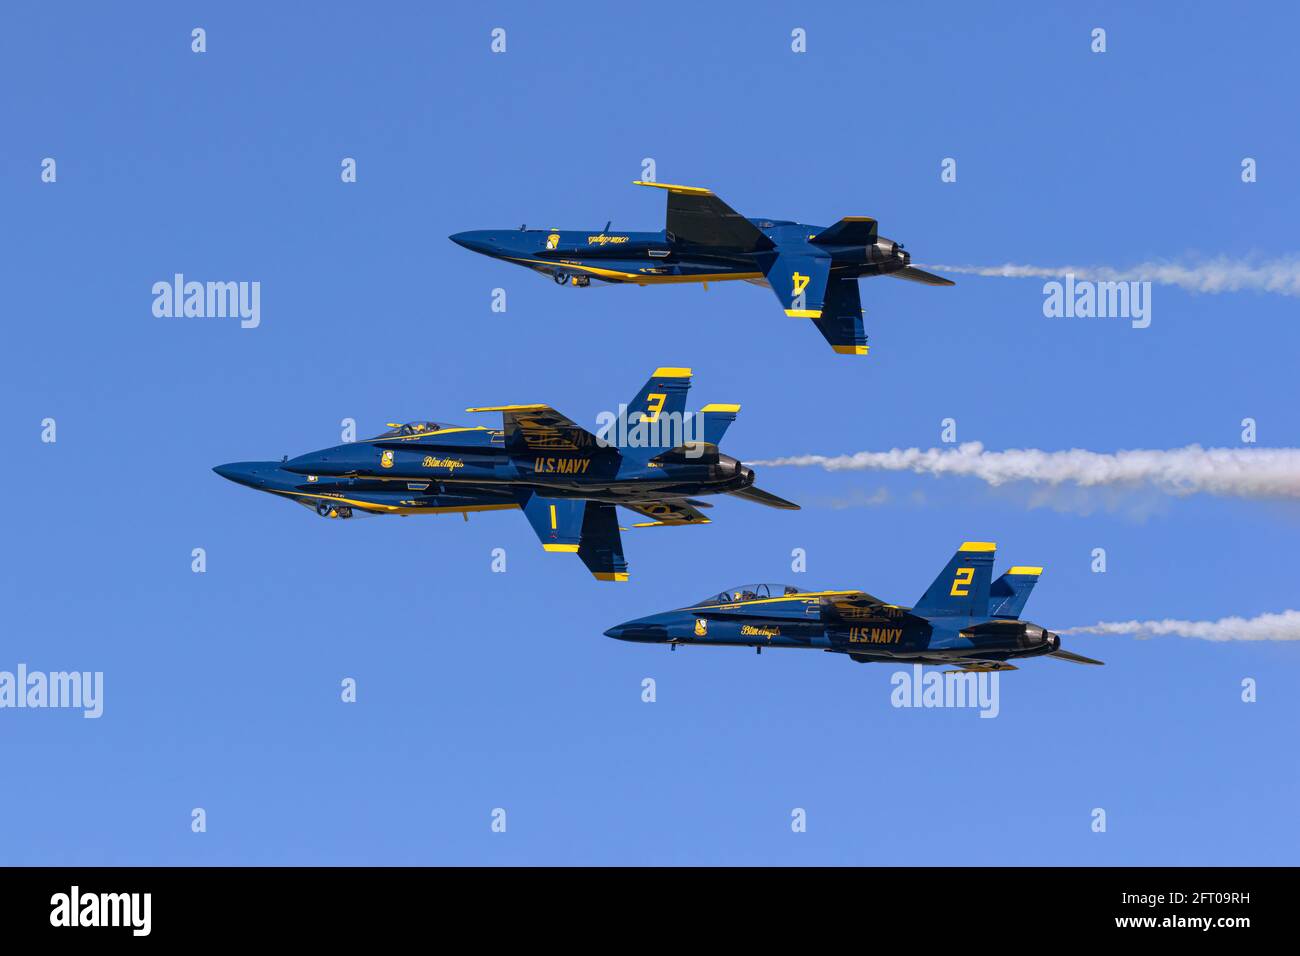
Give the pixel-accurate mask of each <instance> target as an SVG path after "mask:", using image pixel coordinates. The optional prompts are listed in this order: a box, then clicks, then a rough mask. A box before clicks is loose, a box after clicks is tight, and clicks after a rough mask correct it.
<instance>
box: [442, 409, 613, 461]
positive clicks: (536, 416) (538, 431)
mask: <svg viewBox="0 0 1300 956" xmlns="http://www.w3.org/2000/svg"><path fill="white" fill-rule="evenodd" d="M465 411H467V412H500V413H501V427H502V429H503V430H504V431H505V435H506V447H507V448H511V449H516V450H528V451H533V450H536V451H580V450H582V449H587V448H595V447H597V441H596V436H595V435H593V434H592V433H591V432H589V431H587V429H585V428H583V427H582V426H581V425H579V424H577V423H576V422H573V421H570V420H569V419H568V418H566V417H565V416H564V415H562V414H560V413H559V412H557V411H556V410H555V409H553V408H551V406H549V405H486V406H483V407H481V408H467V409H465Z"/></svg>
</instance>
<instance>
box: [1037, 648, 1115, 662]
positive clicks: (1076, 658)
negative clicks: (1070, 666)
mask: <svg viewBox="0 0 1300 956" xmlns="http://www.w3.org/2000/svg"><path fill="white" fill-rule="evenodd" d="M1047 656H1048V657H1058V658H1060V659H1061V660H1063V661H1070V662H1071V663H1074V664H1105V663H1106V662H1105V661H1095V660H1093V659H1092V658H1091V657H1084V656H1083V655H1082V654H1075V653H1074V652H1072V651H1067V650H1066V649H1065V648H1063V647H1058V648H1057V649H1056V650H1054V651H1052V652H1050V653H1049V654H1048V655H1047Z"/></svg>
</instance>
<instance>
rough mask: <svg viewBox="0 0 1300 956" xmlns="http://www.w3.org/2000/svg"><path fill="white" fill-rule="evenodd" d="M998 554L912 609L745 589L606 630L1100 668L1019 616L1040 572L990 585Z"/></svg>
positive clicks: (995, 666)
mask: <svg viewBox="0 0 1300 956" xmlns="http://www.w3.org/2000/svg"><path fill="white" fill-rule="evenodd" d="M996 548H997V545H994V544H990V543H988V542H984V541H967V542H966V543H965V544H963V545H962V546H961V547H960V548H959V549H958V551H957V553H956V554H955V555H953V558H952V560H951V561H949V562H948V565H947V567H945V568H944V569H943V572H942V573H941V574H940V575H939V576H938V577H937V578H935V579H934V583H933V584H931V585H930V587H929V588H928V589H927V590H926V592H925V594H923V595H921V599H920V600H919V601H917V603H916V604H915V605H914V606H913V607H910V608H909V607H902V606H900V605H897V604H889V603H886V602H885V601H882V600H881V599H880V598H876V597H872V596H871V595H870V594H867V593H866V592H865V591H804V590H802V589H800V588H797V587H793V586H791V585H780V584H751V585H745V586H743V587H739V588H728V589H727V590H725V591H722V592H719V593H715V594H710V595H709V596H708V597H706V598H704V599H703V600H702V601H699V602H698V603H696V604H692V605H689V606H688V607H684V608H679V609H678V610H675V611H666V612H663V613H660V614H652V615H650V616H649V617H643V618H638V619H636V620H634V621H628V622H627V623H625V624H619V625H617V626H616V627H611V628H610V629H609V630H608V631H606V632H605V634H606V636H608V637H614V638H618V639H619V640H624V641H639V642H642V643H651V644H670V645H672V647H673V650H676V649H677V645H678V644H693V645H714V646H718V647H737V646H739V647H755V648H758V651H759V652H760V653H761V652H762V650H763V648H765V647H789V648H805V649H811V650H821V651H828V652H831V653H836V654H845V655H847V656H848V658H849V659H850V660H854V661H857V662H859V663H862V664H868V663H873V662H888V663H895V664H898V663H908V664H947V665H951V666H953V667H955V668H956V669H957V670H959V671H1013V670H1016V669H1017V668H1016V666H1015V665H1014V664H1011V663H1009V662H1010V661H1012V660H1015V659H1019V658H1025V657H1054V658H1056V659H1057V660H1063V661H1072V662H1074V663H1076V664H1100V663H1102V662H1101V661H1097V660H1093V659H1092V658H1091V657H1083V656H1082V655H1080V654H1074V653H1071V652H1070V651H1067V650H1065V649H1064V648H1062V647H1061V638H1060V636H1059V635H1057V634H1054V633H1052V632H1051V631H1049V630H1047V629H1046V628H1044V627H1042V626H1040V625H1038V624H1034V623H1031V622H1029V621H1023V620H1021V619H1020V613H1021V611H1023V610H1024V608H1025V603H1026V602H1027V601H1028V600H1029V593H1030V592H1031V591H1032V590H1033V589H1034V585H1035V584H1036V583H1038V577H1039V575H1040V574H1042V573H1043V569H1042V568H1037V567H1014V568H1012V569H1011V570H1010V571H1008V572H1007V573H1006V574H1004V575H1002V576H1001V577H1000V578H998V579H997V580H996V581H994V580H992V577H993V556H994V551H995V550H996Z"/></svg>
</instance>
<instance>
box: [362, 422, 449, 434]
mask: <svg viewBox="0 0 1300 956" xmlns="http://www.w3.org/2000/svg"><path fill="white" fill-rule="evenodd" d="M445 427H446V426H444V425H439V424H438V423H437V422H407V423H406V424H405V425H398V424H397V423H395V422H389V423H388V431H386V432H380V433H379V434H378V435H376V436H375V438H409V437H410V436H412V435H424V434H427V433H428V432H436V431H437V430H438V429H440V428H445Z"/></svg>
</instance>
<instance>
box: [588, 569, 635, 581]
mask: <svg viewBox="0 0 1300 956" xmlns="http://www.w3.org/2000/svg"><path fill="white" fill-rule="evenodd" d="M591 573H592V574H594V575H595V576H596V580H597V581H626V580H627V572H626V571H593V572H591Z"/></svg>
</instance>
